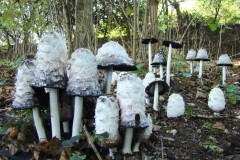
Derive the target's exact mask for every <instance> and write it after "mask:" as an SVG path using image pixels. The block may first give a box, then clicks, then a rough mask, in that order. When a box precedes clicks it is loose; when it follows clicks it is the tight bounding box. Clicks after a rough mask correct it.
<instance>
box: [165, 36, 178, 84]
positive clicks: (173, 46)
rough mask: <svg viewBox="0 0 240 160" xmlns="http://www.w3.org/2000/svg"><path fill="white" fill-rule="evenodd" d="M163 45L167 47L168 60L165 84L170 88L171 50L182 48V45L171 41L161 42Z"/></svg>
mask: <svg viewBox="0 0 240 160" xmlns="http://www.w3.org/2000/svg"><path fill="white" fill-rule="evenodd" d="M163 45H164V46H166V47H168V58H167V75H166V82H167V84H168V86H170V74H171V63H172V62H171V59H172V48H176V49H177V48H182V45H181V44H180V43H177V42H173V41H166V40H165V41H163Z"/></svg>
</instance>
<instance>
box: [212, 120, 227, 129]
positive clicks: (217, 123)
mask: <svg viewBox="0 0 240 160" xmlns="http://www.w3.org/2000/svg"><path fill="white" fill-rule="evenodd" d="M213 128H216V129H220V130H224V129H225V126H224V124H222V123H220V122H216V123H215V124H214V125H213Z"/></svg>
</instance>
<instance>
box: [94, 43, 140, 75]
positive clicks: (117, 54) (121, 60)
mask: <svg viewBox="0 0 240 160" xmlns="http://www.w3.org/2000/svg"><path fill="white" fill-rule="evenodd" d="M96 59H97V63H98V68H99V69H106V68H108V67H113V70H118V71H130V70H136V67H135V66H134V64H133V63H132V59H131V58H130V57H129V56H128V54H127V52H126V50H125V49H124V48H123V46H121V45H120V44H119V43H118V42H115V41H109V42H107V43H105V44H103V45H102V47H101V48H99V49H98V51H97V55H96Z"/></svg>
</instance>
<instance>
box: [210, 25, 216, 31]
mask: <svg viewBox="0 0 240 160" xmlns="http://www.w3.org/2000/svg"><path fill="white" fill-rule="evenodd" d="M209 27H210V29H211V31H216V30H217V28H218V25H217V24H210V26H209Z"/></svg>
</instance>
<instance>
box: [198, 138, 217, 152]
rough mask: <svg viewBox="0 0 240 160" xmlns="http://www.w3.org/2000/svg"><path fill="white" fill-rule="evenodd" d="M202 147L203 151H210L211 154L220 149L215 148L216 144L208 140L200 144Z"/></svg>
mask: <svg viewBox="0 0 240 160" xmlns="http://www.w3.org/2000/svg"><path fill="white" fill-rule="evenodd" d="M202 146H203V148H204V149H206V150H211V151H213V152H217V151H219V150H220V149H221V148H220V147H219V146H217V145H216V144H214V143H213V142H211V141H208V140H207V141H204V142H203V143H202Z"/></svg>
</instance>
